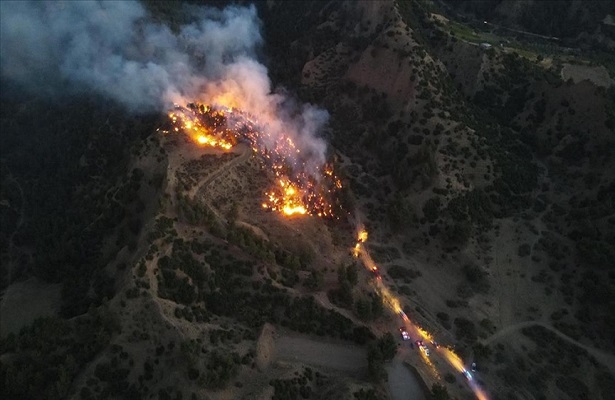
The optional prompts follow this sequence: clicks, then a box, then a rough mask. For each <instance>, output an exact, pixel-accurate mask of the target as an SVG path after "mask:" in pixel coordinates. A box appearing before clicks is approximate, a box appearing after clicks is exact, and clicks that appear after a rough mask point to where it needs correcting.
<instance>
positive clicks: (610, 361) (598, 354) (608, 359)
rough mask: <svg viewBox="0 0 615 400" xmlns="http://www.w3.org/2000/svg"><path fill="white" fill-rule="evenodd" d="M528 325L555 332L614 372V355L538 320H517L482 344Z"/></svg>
mask: <svg viewBox="0 0 615 400" xmlns="http://www.w3.org/2000/svg"><path fill="white" fill-rule="evenodd" d="M530 326H541V327H543V328H545V329H547V330H549V331H551V332H553V333H554V334H556V335H557V336H558V337H560V338H562V339H563V340H565V341H567V342H568V343H571V344H573V345H575V346H577V347H580V348H582V349H584V350H587V352H588V353H589V354H591V355H592V356H593V357H594V358H596V360H598V362H600V363H601V364H602V365H604V366H605V367H607V368H608V369H609V370H610V371H611V373H613V374H615V355H612V354H609V353H607V352H605V351H603V350H600V349H597V348H595V347H590V346H587V345H584V344H583V343H580V342H578V341H576V340H574V339H573V338H571V337H570V336H568V335H566V334H565V333H562V332H560V331H559V330H557V329H556V328H554V327H552V326H551V325H549V324H545V323H544V322H540V321H525V322H519V323H518V324H514V325H509V326H507V327H505V328H503V329H501V330H499V331H498V332H496V333H494V334H493V335H491V336H489V337H488V338H487V339H485V340H483V344H484V345H488V344H490V343H492V342H494V341H495V340H498V339H500V338H502V337H504V336H506V335H508V334H510V333H513V332H516V331H518V330H519V329H523V328H528V327H530Z"/></svg>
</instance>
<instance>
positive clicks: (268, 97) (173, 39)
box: [0, 1, 328, 165]
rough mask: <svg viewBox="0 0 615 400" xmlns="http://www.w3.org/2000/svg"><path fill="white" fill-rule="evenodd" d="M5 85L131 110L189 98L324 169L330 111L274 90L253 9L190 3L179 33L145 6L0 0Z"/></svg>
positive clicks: (0, 51) (167, 105)
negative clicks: (258, 128) (85, 95)
mask: <svg viewBox="0 0 615 400" xmlns="http://www.w3.org/2000/svg"><path fill="white" fill-rule="evenodd" d="M0 11H1V12H0V56H1V57H0V63H1V74H2V78H3V79H9V80H12V81H15V82H17V83H19V84H20V86H21V87H23V88H24V89H25V90H28V91H36V92H38V93H44V94H48V95H61V94H66V93H72V92H73V91H76V90H77V91H80V90H92V91H95V92H97V93H100V94H102V95H104V96H106V97H109V98H112V99H114V100H116V101H118V102H120V103H122V104H124V105H125V106H126V107H127V108H128V109H129V110H131V111H133V112H151V111H167V110H168V109H170V108H171V107H172V106H173V104H180V105H185V104H187V103H190V102H195V101H198V102H203V103H205V104H220V105H224V106H230V107H238V108H240V109H242V110H243V111H245V112H248V113H250V114H252V115H254V116H256V117H257V118H258V119H259V120H260V121H261V123H262V124H263V125H264V126H266V127H267V129H268V131H269V133H270V135H271V136H272V137H273V138H275V137H277V136H279V135H281V134H285V135H288V136H289V137H291V138H292V139H293V141H295V143H296V144H297V145H298V147H299V148H300V149H301V152H302V158H308V159H309V160H308V161H307V163H306V164H308V165H321V164H322V163H323V162H324V161H325V150H326V145H325V143H324V141H322V140H321V139H319V138H318V135H317V134H318V132H319V131H320V130H321V129H322V128H323V126H324V124H326V122H327V119H328V114H327V113H326V111H324V110H321V109H318V108H316V107H314V106H312V105H309V104H299V103H297V102H296V101H294V100H293V99H292V98H291V97H290V96H287V95H285V94H284V93H282V92H279V91H278V92H276V93H274V91H273V89H272V86H271V81H270V79H269V77H268V73H267V68H266V67H265V66H264V65H263V64H261V63H260V62H258V61H257V57H256V53H257V50H258V49H259V47H260V46H262V45H263V38H262V36H261V33H260V21H259V19H258V16H257V12H256V9H255V7H254V6H250V7H238V6H229V7H226V8H224V9H222V10H219V9H213V8H202V7H198V8H197V7H193V8H190V9H189V14H190V15H191V17H192V22H191V23H188V24H186V25H183V26H180V27H179V28H178V29H177V30H176V31H172V30H171V29H170V28H169V27H167V26H166V25H164V24H161V23H158V22H155V21H153V19H152V18H151V16H150V15H149V14H148V12H147V10H146V9H145V8H144V7H143V6H142V5H141V4H140V3H139V2H125V1H109V2H89V1H55V2H41V1H32V2H30V1H14V2H0Z"/></svg>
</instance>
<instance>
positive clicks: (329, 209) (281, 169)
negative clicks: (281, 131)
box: [169, 103, 342, 217]
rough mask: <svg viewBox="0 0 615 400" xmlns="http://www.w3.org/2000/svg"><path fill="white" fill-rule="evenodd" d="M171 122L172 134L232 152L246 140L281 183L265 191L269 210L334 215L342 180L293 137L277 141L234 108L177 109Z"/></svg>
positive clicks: (281, 138)
mask: <svg viewBox="0 0 615 400" xmlns="http://www.w3.org/2000/svg"><path fill="white" fill-rule="evenodd" d="M229 104H231V103H229ZM169 118H170V120H171V122H172V124H173V130H172V131H174V132H180V131H181V132H184V133H186V134H187V135H189V136H190V137H191V138H193V140H194V141H195V142H197V143H198V144H201V145H206V146H211V147H216V148H220V149H223V150H230V149H231V148H232V147H233V146H234V145H235V144H236V143H237V142H239V141H244V142H247V143H248V144H249V145H250V147H251V148H252V150H253V151H254V152H255V153H257V154H258V155H259V156H260V158H261V159H262V160H263V162H264V164H265V165H267V166H268V167H269V168H270V172H271V174H272V175H273V177H274V178H275V179H276V183H277V184H276V185H275V186H274V187H273V188H272V189H271V190H269V191H268V192H266V193H265V196H266V200H265V202H264V203H263V204H262V207H263V208H264V209H267V210H271V211H278V212H280V213H282V214H283V215H285V216H292V215H315V216H319V217H333V215H334V212H333V211H334V206H333V205H332V203H331V198H332V194H333V193H334V192H335V191H336V190H339V189H341V188H342V183H341V181H340V180H339V179H338V178H337V177H336V176H335V174H334V173H333V168H332V167H331V165H328V164H325V165H320V166H313V165H311V166H308V165H306V163H307V161H306V160H305V159H304V158H303V155H302V154H301V150H300V149H299V148H298V146H297V145H296V144H295V143H294V142H293V140H292V139H291V137H289V136H286V135H282V137H279V136H278V137H273V135H271V134H270V133H268V130H267V129H266V127H261V126H260V124H259V123H258V121H256V119H255V118H254V117H252V116H250V115H248V114H246V113H243V112H241V111H239V110H237V109H234V108H226V107H212V106H205V105H202V104H188V105H187V107H179V106H176V107H175V109H174V110H173V111H172V112H170V113H169ZM307 171H311V172H309V173H308V172H307Z"/></svg>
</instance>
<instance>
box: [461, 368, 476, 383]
mask: <svg viewBox="0 0 615 400" xmlns="http://www.w3.org/2000/svg"><path fill="white" fill-rule="evenodd" d="M463 375H464V376H465V377H466V379H467V380H469V381H471V380H472V379H474V378H473V377H472V373H471V372H470V371H468V370H467V369H465V368H464V369H463Z"/></svg>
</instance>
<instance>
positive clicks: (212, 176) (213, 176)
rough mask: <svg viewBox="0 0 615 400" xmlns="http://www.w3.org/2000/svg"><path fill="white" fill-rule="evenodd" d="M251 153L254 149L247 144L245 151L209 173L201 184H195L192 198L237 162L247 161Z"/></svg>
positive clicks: (191, 193) (191, 192) (191, 194)
mask: <svg viewBox="0 0 615 400" xmlns="http://www.w3.org/2000/svg"><path fill="white" fill-rule="evenodd" d="M251 155H252V149H250V148H249V147H247V146H246V147H245V148H244V150H243V152H242V153H241V154H240V155H239V156H238V157H235V158H233V159H232V160H230V161H229V162H227V163H225V164H223V165H221V166H220V167H219V168H218V169H217V170H215V171H214V172H212V173H211V174H209V176H208V177H207V178H205V180H204V181H202V182H201V183H200V185H197V186H195V187H194V188H193V189H192V190H191V191H190V194H189V196H190V198H194V196H195V195H196V194H197V193H198V192H199V191H200V190H201V189H205V188H207V186H209V184H210V183H212V182H213V181H215V180H216V179H218V178H219V177H220V176H221V175H222V174H223V173H225V172H227V171H228V170H230V169H231V168H233V167H234V166H236V165H237V164H240V163H242V162H244V161H246V160H247V159H248V158H250V156H251Z"/></svg>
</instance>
